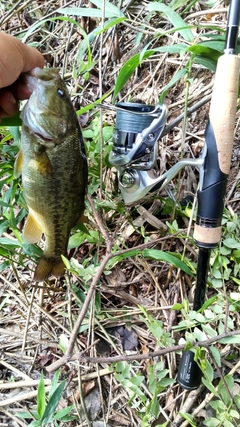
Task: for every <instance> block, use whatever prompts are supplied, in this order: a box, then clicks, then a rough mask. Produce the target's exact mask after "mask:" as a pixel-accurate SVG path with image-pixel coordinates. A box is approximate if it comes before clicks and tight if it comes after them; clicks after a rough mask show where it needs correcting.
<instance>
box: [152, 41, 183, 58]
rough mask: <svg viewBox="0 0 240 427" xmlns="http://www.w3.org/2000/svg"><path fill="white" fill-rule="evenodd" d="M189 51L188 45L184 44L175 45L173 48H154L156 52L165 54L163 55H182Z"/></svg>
mask: <svg viewBox="0 0 240 427" xmlns="http://www.w3.org/2000/svg"><path fill="white" fill-rule="evenodd" d="M187 49H188V45H186V44H183V43H178V44H173V45H171V46H168V45H166V46H161V47H156V48H154V49H153V50H154V52H163V53H165V52H166V53H178V54H179V55H180V53H182V52H185V51H186V50H187Z"/></svg>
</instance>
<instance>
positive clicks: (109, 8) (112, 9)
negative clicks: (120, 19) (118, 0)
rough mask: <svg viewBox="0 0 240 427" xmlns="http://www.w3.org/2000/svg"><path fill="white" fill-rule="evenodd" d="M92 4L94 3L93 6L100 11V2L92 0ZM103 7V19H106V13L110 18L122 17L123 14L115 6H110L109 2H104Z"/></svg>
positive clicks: (100, 0)
mask: <svg viewBox="0 0 240 427" xmlns="http://www.w3.org/2000/svg"><path fill="white" fill-rule="evenodd" d="M92 3H94V4H95V6H97V7H99V8H100V9H102V6H103V2H102V0H92ZM104 5H105V12H104V15H105V17H107V15H106V13H108V14H109V16H110V15H111V16H112V17H113V16H124V15H123V12H122V11H121V10H120V9H119V8H118V7H117V6H115V5H114V4H112V3H111V2H110V1H107V0H105V2H104Z"/></svg>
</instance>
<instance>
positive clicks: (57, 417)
mask: <svg viewBox="0 0 240 427" xmlns="http://www.w3.org/2000/svg"><path fill="white" fill-rule="evenodd" d="M73 408H74V405H71V406H67V407H66V408H63V409H60V410H59V411H57V413H56V415H54V420H62V418H63V417H65V416H66V415H68V414H69V412H71V411H72V409H73Z"/></svg>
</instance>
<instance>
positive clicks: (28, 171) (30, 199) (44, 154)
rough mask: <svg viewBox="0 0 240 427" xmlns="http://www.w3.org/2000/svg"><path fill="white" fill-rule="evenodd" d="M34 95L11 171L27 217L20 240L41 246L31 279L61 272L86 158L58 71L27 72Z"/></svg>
mask: <svg viewBox="0 0 240 427" xmlns="http://www.w3.org/2000/svg"><path fill="white" fill-rule="evenodd" d="M26 82H27V85H28V87H29V89H30V90H31V91H32V94H31V96H30V98H29V100H28V102H27V103H26V105H25V106H24V108H23V111H22V113H21V118H22V121H23V124H22V133H21V150H20V152H19V155H18V157H17V160H16V164H15V174H16V176H19V175H20V174H22V186H23V193H24V197H25V200H26V203H27V205H28V209H29V215H28V217H27V220H26V222H25V225H24V229H23V239H24V241H26V242H27V243H36V242H38V241H39V240H40V238H41V236H42V233H43V234H44V236H45V248H44V251H43V254H42V256H41V258H40V261H39V263H38V265H37V267H36V270H35V273H34V280H36V281H43V280H46V279H47V278H48V277H49V276H50V275H51V274H53V275H54V276H57V277H59V276H63V275H64V264H63V261H62V258H61V255H65V256H66V253H67V245H68V240H69V235H70V230H71V228H72V227H74V226H75V225H76V223H77V222H78V221H79V220H80V217H81V216H82V214H83V211H84V196H85V191H86V186H87V159H86V153H85V147H84V141H83V137H82V133H81V129H80V126H79V123H78V119H77V115H76V112H75V110H74V108H73V105H72V103H71V100H70V96H69V94H68V91H67V88H66V86H65V83H64V82H63V80H62V79H61V77H60V75H59V73H58V71H57V70H56V69H41V68H35V69H34V70H32V71H31V72H30V73H29V74H28V75H27V76H26Z"/></svg>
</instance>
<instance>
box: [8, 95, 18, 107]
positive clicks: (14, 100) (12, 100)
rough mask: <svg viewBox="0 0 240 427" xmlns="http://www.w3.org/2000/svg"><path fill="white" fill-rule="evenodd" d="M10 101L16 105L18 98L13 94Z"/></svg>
mask: <svg viewBox="0 0 240 427" xmlns="http://www.w3.org/2000/svg"><path fill="white" fill-rule="evenodd" d="M9 101H10V103H11V104H12V105H16V104H17V100H16V99H15V98H14V96H13V94H11V95H10V98H9Z"/></svg>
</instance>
